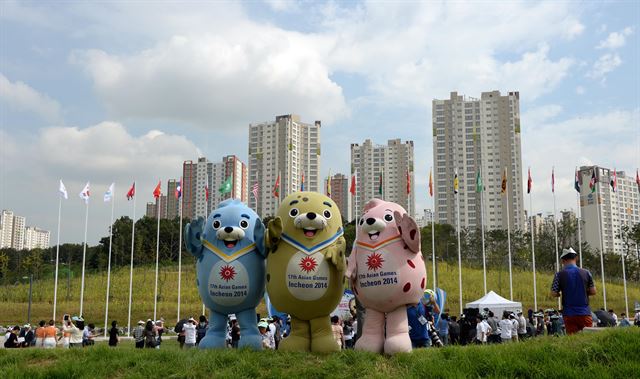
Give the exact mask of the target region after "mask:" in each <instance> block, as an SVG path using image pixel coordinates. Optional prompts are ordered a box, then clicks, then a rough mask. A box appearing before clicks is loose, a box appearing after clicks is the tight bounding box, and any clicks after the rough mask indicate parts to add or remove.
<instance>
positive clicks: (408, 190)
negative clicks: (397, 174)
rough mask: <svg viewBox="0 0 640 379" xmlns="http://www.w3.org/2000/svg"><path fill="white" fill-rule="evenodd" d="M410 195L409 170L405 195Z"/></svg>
mask: <svg viewBox="0 0 640 379" xmlns="http://www.w3.org/2000/svg"><path fill="white" fill-rule="evenodd" d="M410 193H411V177H409V170H407V195H408V194H410Z"/></svg>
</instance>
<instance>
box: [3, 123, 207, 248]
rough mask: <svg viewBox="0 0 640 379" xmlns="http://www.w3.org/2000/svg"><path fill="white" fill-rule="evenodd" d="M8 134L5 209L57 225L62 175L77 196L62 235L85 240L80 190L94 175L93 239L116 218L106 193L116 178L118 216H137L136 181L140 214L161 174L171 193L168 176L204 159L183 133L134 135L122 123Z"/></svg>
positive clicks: (67, 207) (71, 200)
mask: <svg viewBox="0 0 640 379" xmlns="http://www.w3.org/2000/svg"><path fill="white" fill-rule="evenodd" d="M7 137H8V136H7V135H4V134H0V138H1V139H2V141H3V142H2V147H3V148H2V152H0V159H1V160H2V163H3V164H2V168H1V170H0V171H1V175H0V178H2V184H1V185H0V193H2V196H1V197H0V208H9V209H13V210H15V211H16V213H18V214H21V215H24V216H26V217H27V224H29V225H31V224H36V225H38V226H40V227H44V228H46V229H48V230H52V231H55V227H56V222H57V220H56V217H57V197H56V196H57V194H56V190H57V180H58V179H62V180H63V181H64V182H65V185H66V187H67V190H68V191H69V194H70V198H69V200H68V201H66V202H65V203H64V207H63V214H64V217H63V221H64V230H63V233H62V239H63V240H64V241H81V240H82V238H83V235H82V233H83V223H84V217H81V215H84V213H83V210H82V207H83V205H82V202H81V201H80V199H79V198H78V197H77V194H78V193H79V192H80V190H81V189H82V187H83V186H84V184H85V183H86V182H87V181H91V185H92V194H93V198H92V199H93V200H92V201H91V205H90V216H89V217H90V220H89V228H90V230H89V235H90V236H91V239H92V240H91V241H90V243H92V244H93V243H97V237H98V236H103V235H104V233H105V230H106V225H107V224H108V220H109V211H110V207H109V206H107V205H104V204H103V201H102V193H103V192H104V191H105V190H106V188H107V187H108V186H109V184H111V183H112V182H115V183H116V204H115V206H116V214H117V215H118V214H123V215H124V214H127V215H131V206H132V205H131V203H127V202H126V201H125V194H126V191H127V190H128V188H129V186H130V185H131V183H132V181H133V180H134V179H135V180H136V183H137V196H138V198H137V212H136V214H137V216H138V217H140V216H141V215H143V214H144V204H145V203H146V202H147V201H153V197H152V191H153V188H154V186H155V184H156V183H157V181H158V179H162V181H163V191H166V180H167V179H173V178H179V177H180V175H181V172H182V162H183V161H184V160H187V159H196V157H197V156H196V151H197V148H196V145H195V144H194V143H193V142H192V141H190V140H188V139H187V138H185V137H183V136H180V135H173V134H167V133H163V132H159V131H150V132H148V133H146V134H144V135H141V136H134V135H132V134H130V133H129V132H128V131H127V130H126V128H125V127H124V126H123V125H122V124H119V123H115V122H102V123H100V124H97V125H94V126H91V127H87V128H77V127H51V128H43V129H40V130H39V131H38V132H37V133H36V134H34V135H26V134H24V135H22V136H13V137H11V138H7ZM25 167H28V169H25ZM125 204H126V205H125Z"/></svg>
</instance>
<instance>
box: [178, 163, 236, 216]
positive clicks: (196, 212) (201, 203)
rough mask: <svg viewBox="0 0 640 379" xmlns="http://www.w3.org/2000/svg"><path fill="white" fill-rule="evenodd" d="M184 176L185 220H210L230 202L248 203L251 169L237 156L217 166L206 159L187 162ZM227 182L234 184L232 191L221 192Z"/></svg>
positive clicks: (184, 166) (183, 172)
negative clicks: (210, 216) (201, 218)
mask: <svg viewBox="0 0 640 379" xmlns="http://www.w3.org/2000/svg"><path fill="white" fill-rule="evenodd" d="M182 174H183V176H182V181H183V183H182V211H183V215H182V216H183V217H185V218H197V217H207V215H208V214H209V213H210V212H211V210H212V209H215V208H216V207H217V206H218V204H219V203H220V202H221V201H223V200H226V199H238V200H241V201H242V202H245V203H246V202H247V166H246V164H245V163H244V162H242V161H241V160H240V159H238V157H237V156H235V155H228V156H225V157H223V158H222V161H221V162H216V163H213V162H209V161H208V160H207V158H204V157H201V158H198V161H197V162H193V161H185V162H184V164H183V170H182ZM227 179H229V181H230V183H231V188H230V192H227V193H221V192H220V187H221V186H222V184H223V183H224V182H225V181H226V180H227ZM205 187H207V188H208V193H209V196H208V199H207V194H206V191H205Z"/></svg>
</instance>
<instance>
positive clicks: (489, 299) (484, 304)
mask: <svg viewBox="0 0 640 379" xmlns="http://www.w3.org/2000/svg"><path fill="white" fill-rule="evenodd" d="M467 308H477V309H479V310H481V311H482V310H483V309H484V308H489V310H490V311H492V312H493V313H494V314H495V315H496V316H497V317H502V312H504V311H509V312H515V311H517V310H522V303H521V302H519V301H511V300H507V299H505V298H504V297H502V296H500V295H498V294H497V293H495V292H493V291H490V292H489V293H487V294H486V295H484V296H483V297H481V298H480V299H478V300H476V301H472V302H470V303H467Z"/></svg>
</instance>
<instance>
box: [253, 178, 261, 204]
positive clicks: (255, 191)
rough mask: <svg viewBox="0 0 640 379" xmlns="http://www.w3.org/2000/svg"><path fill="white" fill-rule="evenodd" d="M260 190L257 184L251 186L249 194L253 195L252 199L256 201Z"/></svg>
mask: <svg viewBox="0 0 640 379" xmlns="http://www.w3.org/2000/svg"><path fill="white" fill-rule="evenodd" d="M259 190H260V186H258V182H255V183H254V184H253V188H252V189H251V193H252V194H253V198H254V199H256V201H258V191H259Z"/></svg>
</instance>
